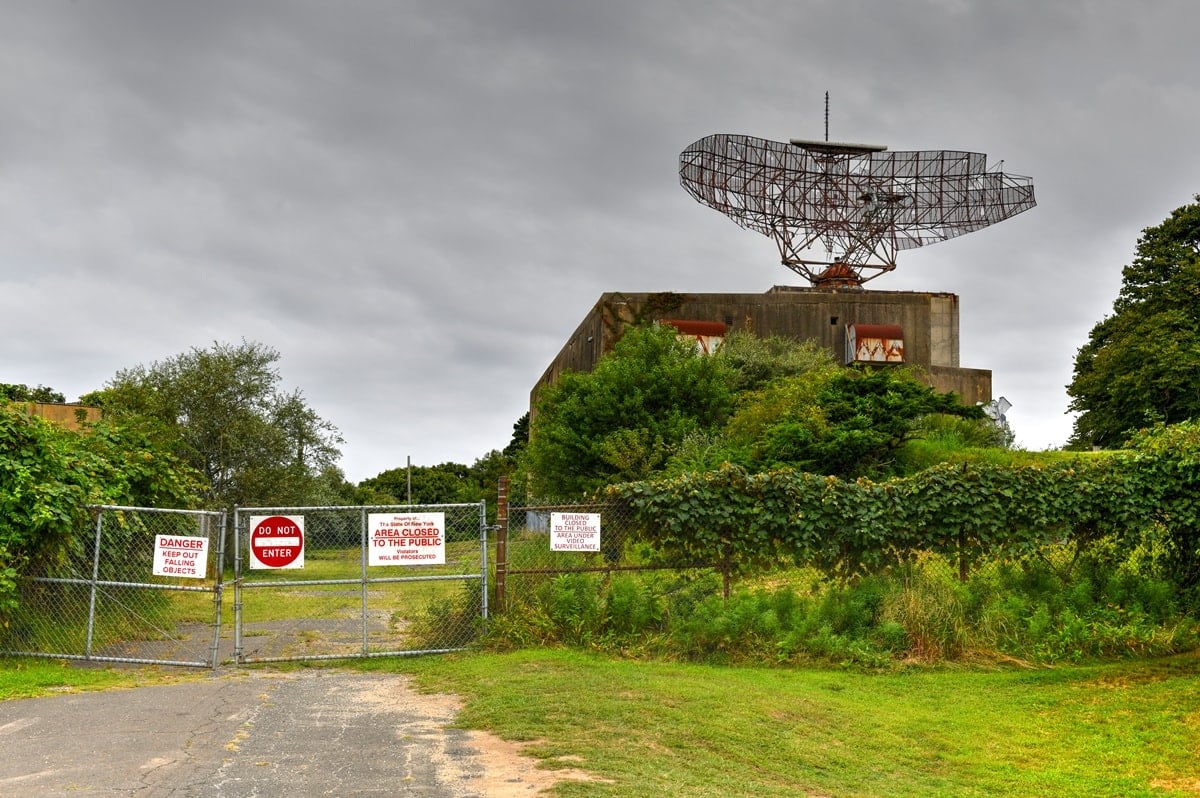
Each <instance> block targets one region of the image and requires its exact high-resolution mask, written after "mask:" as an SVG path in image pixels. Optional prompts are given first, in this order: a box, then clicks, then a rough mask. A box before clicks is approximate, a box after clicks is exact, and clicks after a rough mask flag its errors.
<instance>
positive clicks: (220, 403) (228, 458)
mask: <svg viewBox="0 0 1200 798" xmlns="http://www.w3.org/2000/svg"><path fill="white" fill-rule="evenodd" d="M278 361H279V353H278V352H277V351H276V350H274V349H272V348H271V347H268V346H265V345H263V344H260V343H253V342H246V341H243V342H242V343H240V344H236V345H234V344H223V343H214V344H213V346H212V347H211V348H208V349H199V348H193V349H192V350H190V351H188V352H185V353H183V354H180V355H177V356H175V357H173V358H169V359H167V360H164V361H161V362H156V363H153V364H151V365H150V366H141V365H139V366H135V367H133V368H130V369H125V370H122V371H119V372H117V374H116V376H115V377H114V378H113V379H112V380H111V381H110V382H109V383H108V384H107V385H106V386H105V387H104V388H103V389H102V390H100V391H96V392H95V393H92V394H89V395H87V396H85V397H82V401H84V402H85V403H87V404H96V405H99V406H100V407H102V408H103V409H104V412H105V414H106V416H109V417H113V418H117V419H130V418H136V419H140V420H141V421H142V422H143V423H144V424H146V425H148V426H149V427H150V428H151V429H152V430H153V432H154V434H155V436H156V437H157V439H158V440H160V441H162V442H163V443H164V444H165V445H167V446H169V447H171V448H172V450H173V451H175V453H176V454H177V455H178V456H179V457H180V458H181V459H182V460H184V461H185V462H187V463H188V464H190V465H191V466H193V467H194V468H195V469H196V470H197V471H199V472H200V473H201V474H202V475H203V476H204V479H205V481H206V485H207V486H206V488H205V490H204V494H203V503H204V504H205V506H209V507H230V506H233V505H242V506H253V505H264V504H306V503H308V502H310V501H317V500H319V498H320V497H323V496H326V495H327V494H328V492H329V484H330V483H329V469H330V468H331V467H333V466H334V465H335V463H336V461H337V459H338V457H339V455H340V452H339V450H338V448H337V447H338V444H340V443H341V442H342V438H341V436H340V435H339V434H338V431H337V428H336V427H334V426H333V425H332V424H331V423H329V422H327V421H325V420H324V419H322V418H321V417H320V416H318V415H317V413H316V412H315V411H313V410H312V408H310V407H309V406H308V405H307V404H306V403H305V401H304V397H303V395H302V394H301V393H300V392H299V391H298V390H293V391H290V392H285V391H283V390H281V389H280V387H279V382H280V376H279V370H278V368H277V366H276V363H277V362H278Z"/></svg>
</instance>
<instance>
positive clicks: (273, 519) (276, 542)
mask: <svg viewBox="0 0 1200 798" xmlns="http://www.w3.org/2000/svg"><path fill="white" fill-rule="evenodd" d="M250 567H251V568H303V567H304V516H302V515H296V516H291V515H252V516H250Z"/></svg>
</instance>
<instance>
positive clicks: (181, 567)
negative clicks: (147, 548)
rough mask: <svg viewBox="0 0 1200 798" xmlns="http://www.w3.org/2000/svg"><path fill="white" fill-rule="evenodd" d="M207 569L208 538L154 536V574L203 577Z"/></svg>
mask: <svg viewBox="0 0 1200 798" xmlns="http://www.w3.org/2000/svg"><path fill="white" fill-rule="evenodd" d="M207 571H208V538H193V537H180V536H178V535H155V536H154V566H153V573H154V575H155V576H182V577H184V578H186V579H203V578H204V576H205V574H206V572H207Z"/></svg>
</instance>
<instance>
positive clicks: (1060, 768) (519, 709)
mask: <svg viewBox="0 0 1200 798" xmlns="http://www.w3.org/2000/svg"><path fill="white" fill-rule="evenodd" d="M364 667H374V668H383V669H395V670H401V671H403V672H406V673H410V674H412V675H413V676H414V677H415V679H416V680H417V683H418V684H419V685H420V686H421V687H422V688H423V689H428V690H437V691H447V692H453V693H457V694H459V695H462V696H463V697H465V698H466V700H467V704H466V709H465V711H464V712H463V714H462V716H461V718H460V724H461V725H462V726H464V727H467V728H478V729H488V730H491V731H493V732H495V733H497V734H499V735H500V736H502V737H505V738H508V739H515V740H524V741H531V743H532V744H531V745H530V747H529V749H528V750H529V752H530V753H532V754H534V755H536V756H538V757H541V758H543V759H544V760H545V763H546V765H547V766H548V767H580V768H583V769H584V770H587V771H588V772H590V773H592V774H594V775H595V776H597V777H598V778H599V779H603V780H604V781H597V782H593V783H584V784H563V785H560V786H559V788H558V793H557V794H559V795H563V796H632V797H635V798H636V796H647V797H648V798H649V797H651V796H652V797H653V798H661V796H663V795H671V796H734V795H736V796H780V798H783V796H789V798H794V797H795V796H839V797H841V796H994V795H1006V796H1031V797H1032V796H1049V795H1054V796H1079V797H1080V798H1085V797H1086V798H1096V797H1097V796H1124V797H1129V796H1160V797H1161V796H1171V795H1177V796H1182V795H1196V794H1198V793H1200V758H1198V756H1197V754H1198V753H1200V678H1198V676H1200V658H1198V657H1197V656H1182V657H1175V658H1171V659H1166V660H1159V661H1150V662H1138V663H1126V664H1120V665H1103V666H1092V667H1061V668H1053V669H1038V670H1026V669H1020V670H1017V669H980V668H962V667H959V668H953V669H951V668H943V669H914V670H912V671H909V672H900V673H887V674H864V673H857V672H850V671H834V670H784V669H759V668H722V667H707V666H693V665H683V664H677V663H661V662H651V663H647V662H630V661H622V660H615V659H611V658H602V657H596V656H590V655H586V654H580V653H573V652H568V651H564V650H547V649H541V650H526V651H521V652H517V653H512V654H503V655H500V654H488V655H471V656H457V657H449V658H428V659H419V660H394V661H387V662H374V663H366V664H364Z"/></svg>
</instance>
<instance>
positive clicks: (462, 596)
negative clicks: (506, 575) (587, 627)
mask: <svg viewBox="0 0 1200 798" xmlns="http://www.w3.org/2000/svg"><path fill="white" fill-rule="evenodd" d="M234 529H235V536H234V540H235V546H234V575H235V576H234V586H235V588H234V607H235V615H236V622H235V627H234V628H235V640H234V659H235V660H236V661H237V662H239V663H249V662H276V661H286V660H316V659H337V658H346V657H376V656H392V655H401V654H424V653H439V652H445V651H452V650H459V649H462V648H465V647H466V646H468V645H469V644H470V643H471V642H472V641H473V640H475V638H476V637H477V636H478V635H479V634H480V633H481V632H482V629H483V624H484V622H485V620H486V618H487V595H488V585H487V572H488V549H487V524H486V506H485V504H484V503H483V502H480V503H478V504H449V505H412V506H410V505H404V506H376V507H302V508H295V507H258V508H238V509H237V510H236V511H235V513H234Z"/></svg>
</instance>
